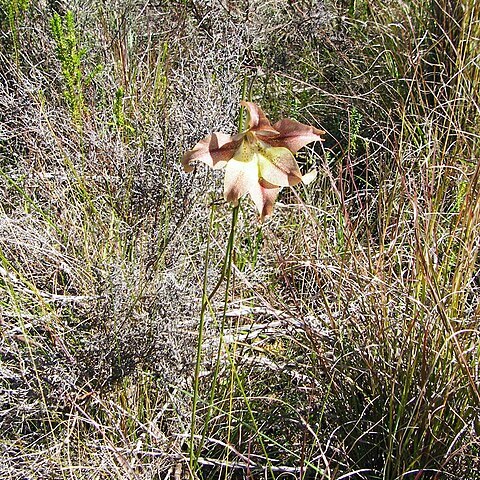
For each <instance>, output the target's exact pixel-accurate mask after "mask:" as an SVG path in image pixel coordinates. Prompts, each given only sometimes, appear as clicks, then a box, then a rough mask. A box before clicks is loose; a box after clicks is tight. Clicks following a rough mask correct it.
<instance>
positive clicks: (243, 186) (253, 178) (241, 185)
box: [224, 142, 258, 205]
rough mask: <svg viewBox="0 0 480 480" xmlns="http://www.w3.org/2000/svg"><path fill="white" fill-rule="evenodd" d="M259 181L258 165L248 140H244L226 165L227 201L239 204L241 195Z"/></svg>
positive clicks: (225, 191) (225, 193) (225, 185)
mask: <svg viewBox="0 0 480 480" xmlns="http://www.w3.org/2000/svg"><path fill="white" fill-rule="evenodd" d="M257 183H258V165H257V161H256V159H255V158H254V156H253V155H252V154H251V149H250V146H249V144H248V142H243V143H242V144H241V145H240V147H239V148H238V150H237V151H236V153H235V156H234V157H233V158H232V159H231V160H229V161H228V163H227V166H226V167H225V183H224V196H225V200H227V202H230V203H233V205H238V200H239V198H240V197H242V196H243V195H245V193H247V192H248V191H250V190H251V189H252V188H255V184H257Z"/></svg>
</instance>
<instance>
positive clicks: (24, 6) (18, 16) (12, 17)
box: [0, 0, 30, 66]
mask: <svg viewBox="0 0 480 480" xmlns="http://www.w3.org/2000/svg"><path fill="white" fill-rule="evenodd" d="M0 6H1V9H2V10H3V12H4V13H5V17H6V19H7V22H8V26H9V30H10V35H11V37H12V43H13V49H14V52H15V63H16V64H17V66H18V62H19V53H20V36H19V31H18V27H19V23H20V22H21V21H22V19H23V17H24V16H25V14H26V12H27V10H28V8H29V6H30V0H2V2H1V4H0Z"/></svg>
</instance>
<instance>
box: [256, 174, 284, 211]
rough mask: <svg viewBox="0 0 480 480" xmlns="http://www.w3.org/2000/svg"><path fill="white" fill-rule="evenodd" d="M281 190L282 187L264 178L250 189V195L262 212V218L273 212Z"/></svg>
mask: <svg viewBox="0 0 480 480" xmlns="http://www.w3.org/2000/svg"><path fill="white" fill-rule="evenodd" d="M279 191H280V187H277V186H276V185H272V184H271V183H269V182H267V181H266V180H265V179H263V178H261V179H260V180H259V181H258V182H257V183H256V185H254V186H253V187H252V188H251V189H250V190H249V193H250V197H252V200H253V202H254V203H255V206H256V207H257V210H258V212H259V213H260V220H263V219H264V218H265V217H268V216H269V215H271V214H272V212H273V206H274V205H275V201H276V199H277V196H278V192H279Z"/></svg>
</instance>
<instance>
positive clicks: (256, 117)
mask: <svg viewBox="0 0 480 480" xmlns="http://www.w3.org/2000/svg"><path fill="white" fill-rule="evenodd" d="M240 105H241V106H242V107H245V108H246V109H247V114H248V115H247V124H248V129H249V130H251V131H252V132H256V133H261V134H263V135H264V136H266V137H270V136H273V135H275V136H276V135H278V134H279V132H278V131H277V130H275V128H273V127H272V125H271V123H270V120H269V119H268V118H267V117H266V116H265V114H264V113H263V111H262V109H261V108H260V107H259V106H258V105H256V104H255V103H253V102H245V101H242V102H240Z"/></svg>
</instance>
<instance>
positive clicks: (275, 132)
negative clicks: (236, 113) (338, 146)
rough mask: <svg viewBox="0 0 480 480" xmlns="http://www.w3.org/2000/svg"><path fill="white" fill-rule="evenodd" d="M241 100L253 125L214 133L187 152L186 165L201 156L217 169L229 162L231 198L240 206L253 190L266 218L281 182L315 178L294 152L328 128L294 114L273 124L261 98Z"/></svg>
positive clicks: (283, 184)
mask: <svg viewBox="0 0 480 480" xmlns="http://www.w3.org/2000/svg"><path fill="white" fill-rule="evenodd" d="M241 105H242V106H244V107H246V109H247V125H248V129H247V130H246V131H245V132H242V133H238V134H237V135H233V136H232V135H226V134H225V133H220V132H217V133H212V134H211V135H209V136H208V137H206V138H204V139H203V140H201V141H200V142H198V143H197V144H196V145H195V146H194V147H193V149H192V150H189V151H188V152H186V153H185V154H184V155H183V158H182V165H183V168H184V169H185V171H186V172H191V171H192V170H193V167H192V163H195V162H197V161H200V162H204V163H206V164H207V165H209V166H210V167H212V168H213V169H219V168H224V167H225V183H224V195H225V199H226V200H227V201H228V202H231V203H232V204H233V205H238V200H239V199H240V197H242V196H243V195H245V194H246V193H248V194H250V197H251V198H252V200H253V202H254V203H255V205H256V207H257V209H258V211H259V213H260V218H261V219H263V218H264V217H266V216H268V215H270V214H271V213H272V211H273V205H274V203H275V200H276V198H277V195H278V192H279V191H280V187H287V186H293V185H297V184H298V183H300V182H303V183H304V184H308V183H310V182H312V181H313V180H315V178H316V175H317V172H316V170H311V171H310V172H308V173H307V174H306V175H302V173H301V172H300V169H299V167H298V164H297V162H296V160H295V157H294V155H293V154H294V153H296V152H297V151H298V150H300V149H301V148H302V147H304V146H305V145H307V144H308V143H311V142H314V141H316V140H321V137H320V135H322V134H323V133H325V132H324V131H322V130H318V129H317V128H315V127H312V126H309V125H304V124H302V123H299V122H297V121H295V120H290V119H288V118H285V119H283V120H280V121H279V122H277V123H275V125H273V126H272V125H271V124H270V121H269V120H268V119H267V117H266V116H265V114H264V113H263V112H262V110H261V109H260V107H258V106H257V105H256V104H255V103H252V102H242V103H241Z"/></svg>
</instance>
